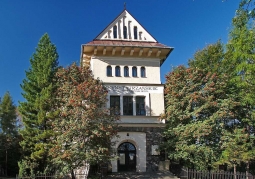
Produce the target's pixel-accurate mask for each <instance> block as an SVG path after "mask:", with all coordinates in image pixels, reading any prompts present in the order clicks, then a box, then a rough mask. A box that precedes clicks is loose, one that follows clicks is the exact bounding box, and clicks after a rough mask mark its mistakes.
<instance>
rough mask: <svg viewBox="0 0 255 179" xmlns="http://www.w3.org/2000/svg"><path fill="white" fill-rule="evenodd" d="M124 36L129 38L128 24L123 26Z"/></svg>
mask: <svg viewBox="0 0 255 179" xmlns="http://www.w3.org/2000/svg"><path fill="white" fill-rule="evenodd" d="M123 36H124V39H127V26H124V27H123Z"/></svg>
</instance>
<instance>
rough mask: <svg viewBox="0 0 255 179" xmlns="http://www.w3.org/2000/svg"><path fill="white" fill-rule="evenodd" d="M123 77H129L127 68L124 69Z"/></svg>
mask: <svg viewBox="0 0 255 179" xmlns="http://www.w3.org/2000/svg"><path fill="white" fill-rule="evenodd" d="M124 76H125V77H129V69H128V67H127V66H125V67H124Z"/></svg>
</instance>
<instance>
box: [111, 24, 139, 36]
mask: <svg viewBox="0 0 255 179" xmlns="http://www.w3.org/2000/svg"><path fill="white" fill-rule="evenodd" d="M133 33H134V39H137V27H136V26H135V27H134V31H133ZM123 37H124V39H127V26H123ZM113 38H115V39H117V26H116V25H115V26H113Z"/></svg>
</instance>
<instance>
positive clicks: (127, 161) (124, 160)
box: [118, 142, 136, 172]
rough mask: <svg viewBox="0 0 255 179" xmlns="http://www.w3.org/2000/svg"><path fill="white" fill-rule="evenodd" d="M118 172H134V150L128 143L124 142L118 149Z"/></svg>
mask: <svg viewBox="0 0 255 179" xmlns="http://www.w3.org/2000/svg"><path fill="white" fill-rule="evenodd" d="M118 155H119V159H118V171H119V172H122V171H124V172H127V171H129V172H131V171H132V172H135V171H136V148H135V146H134V145H133V144H132V143H130V142H124V143H122V144H120V145H119V147H118Z"/></svg>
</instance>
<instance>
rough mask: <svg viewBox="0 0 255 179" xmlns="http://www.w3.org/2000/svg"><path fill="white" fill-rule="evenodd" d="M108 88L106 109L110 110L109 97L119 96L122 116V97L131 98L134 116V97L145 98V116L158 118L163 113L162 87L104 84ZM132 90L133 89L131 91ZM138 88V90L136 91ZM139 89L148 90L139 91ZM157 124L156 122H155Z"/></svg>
mask: <svg viewBox="0 0 255 179" xmlns="http://www.w3.org/2000/svg"><path fill="white" fill-rule="evenodd" d="M105 86H106V87H107V88H108V102H107V105H106V107H107V108H110V96H115V95H116V96H120V104H121V106H120V113H121V115H123V106H122V104H123V96H133V110H134V116H136V114H135V109H136V105H135V103H136V101H135V99H136V96H144V97H145V106H146V107H145V108H146V116H159V115H160V114H161V113H163V111H164V94H163V92H164V87H163V85H143V86H141V85H131V84H130V85H129V84H123V85H121V84H110V85H109V84H105ZM133 88H134V89H133ZM136 88H138V89H136ZM140 88H144V89H148V90H139V89H140ZM155 122H156V123H157V121H155Z"/></svg>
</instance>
